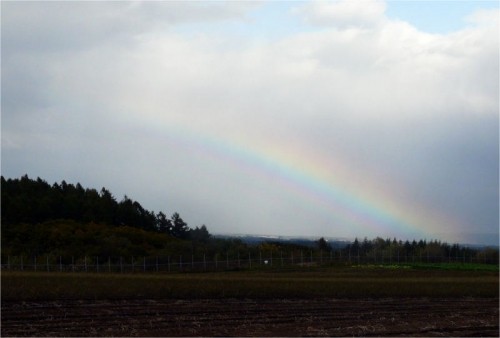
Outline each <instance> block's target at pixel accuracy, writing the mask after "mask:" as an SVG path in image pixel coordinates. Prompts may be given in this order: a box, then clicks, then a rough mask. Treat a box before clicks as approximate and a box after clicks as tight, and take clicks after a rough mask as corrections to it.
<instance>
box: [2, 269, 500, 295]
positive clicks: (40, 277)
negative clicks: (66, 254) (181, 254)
mask: <svg viewBox="0 0 500 338" xmlns="http://www.w3.org/2000/svg"><path fill="white" fill-rule="evenodd" d="M498 282H499V278H498V274H497V273H491V272H477V271H472V272H471V271H467V272H464V271H432V270H431V271H428V270H420V271H419V270H387V269H371V270H367V269H352V268H351V269H344V270H340V271H328V272H324V271H323V272H314V271H311V272H289V273H283V272H281V273H273V272H226V273H190V274H151V275H145V274H137V275H118V274H92V273H89V274H78V273H77V274H73V273H57V272H54V273H42V272H38V273H33V272H2V299H3V300H17V301H19V300H59V299H165V298H311V297H350V298H366V297H373V298H377V297H498V296H499V291H498Z"/></svg>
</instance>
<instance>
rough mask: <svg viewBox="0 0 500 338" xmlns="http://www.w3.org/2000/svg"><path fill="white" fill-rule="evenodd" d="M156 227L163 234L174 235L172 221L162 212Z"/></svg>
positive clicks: (159, 214)
mask: <svg viewBox="0 0 500 338" xmlns="http://www.w3.org/2000/svg"><path fill="white" fill-rule="evenodd" d="M156 226H157V228H158V231H159V232H161V233H166V234H171V233H172V221H171V220H169V219H168V218H167V216H166V215H165V214H164V213H163V212H161V211H160V212H159V213H158V214H157V215H156Z"/></svg>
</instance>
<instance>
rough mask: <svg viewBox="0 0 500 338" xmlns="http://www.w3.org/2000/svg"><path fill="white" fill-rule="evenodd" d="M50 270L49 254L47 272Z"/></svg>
mask: <svg viewBox="0 0 500 338" xmlns="http://www.w3.org/2000/svg"><path fill="white" fill-rule="evenodd" d="M49 271H50V267H49V256H47V272H49Z"/></svg>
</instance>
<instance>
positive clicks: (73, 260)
mask: <svg viewBox="0 0 500 338" xmlns="http://www.w3.org/2000/svg"><path fill="white" fill-rule="evenodd" d="M71 270H72V271H73V272H75V257H74V256H71Z"/></svg>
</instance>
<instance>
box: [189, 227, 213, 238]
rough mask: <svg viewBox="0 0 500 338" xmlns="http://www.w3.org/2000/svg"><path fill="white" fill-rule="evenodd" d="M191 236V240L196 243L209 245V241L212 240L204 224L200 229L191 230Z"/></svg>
mask: <svg viewBox="0 0 500 338" xmlns="http://www.w3.org/2000/svg"><path fill="white" fill-rule="evenodd" d="M189 235H190V236H189V237H190V238H191V240H192V241H195V242H200V243H208V241H209V240H210V233H209V232H208V229H207V227H206V226H205V224H203V225H202V226H201V227H200V228H198V227H196V228H194V229H191V231H190V233H189Z"/></svg>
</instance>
